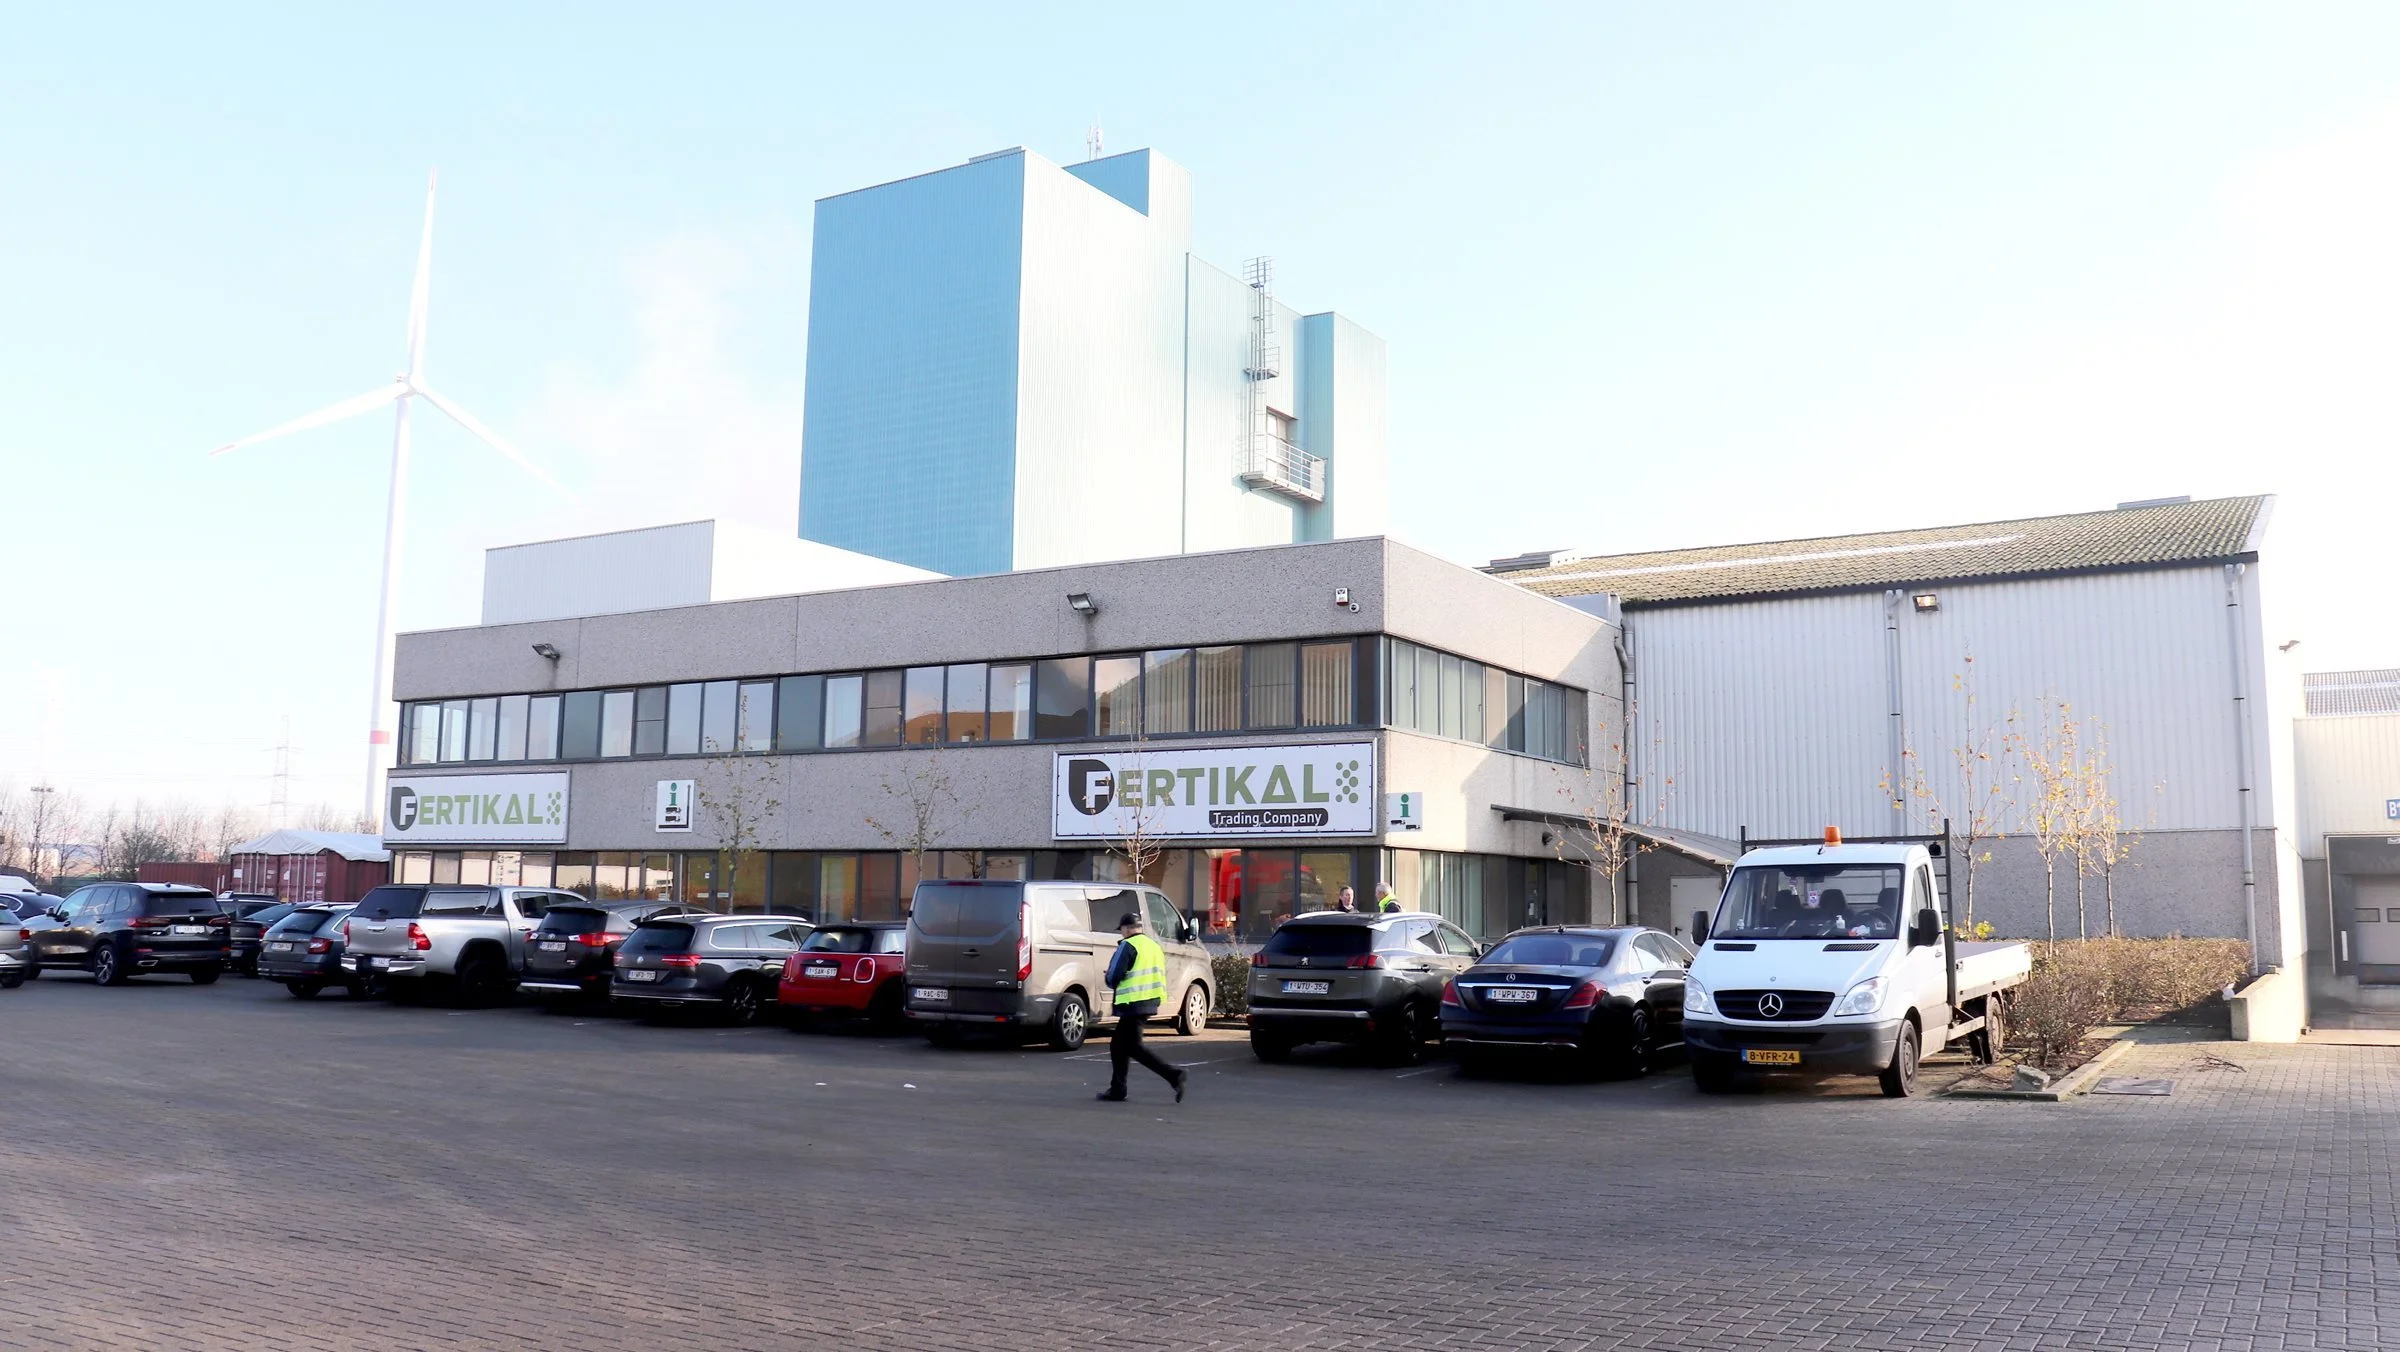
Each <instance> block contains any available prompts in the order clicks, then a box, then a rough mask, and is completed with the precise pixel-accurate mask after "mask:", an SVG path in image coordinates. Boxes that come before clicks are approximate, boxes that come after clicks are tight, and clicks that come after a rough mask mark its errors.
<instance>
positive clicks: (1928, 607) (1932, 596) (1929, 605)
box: [1908, 592, 1942, 615]
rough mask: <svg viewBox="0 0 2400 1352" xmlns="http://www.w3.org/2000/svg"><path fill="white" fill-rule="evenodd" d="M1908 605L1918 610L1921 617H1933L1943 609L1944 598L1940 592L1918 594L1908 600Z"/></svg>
mask: <svg viewBox="0 0 2400 1352" xmlns="http://www.w3.org/2000/svg"><path fill="white" fill-rule="evenodd" d="M1908 603H1909V604H1910V605H1912V606H1915V607H1916V608H1917V613H1918V614H1919V615H1931V614H1932V613H1933V612H1935V611H1937V610H1940V609H1941V608H1942V598H1941V594H1940V593H1939V592H1918V593H1917V594H1916V595H1914V596H1912V597H1910V598H1908Z"/></svg>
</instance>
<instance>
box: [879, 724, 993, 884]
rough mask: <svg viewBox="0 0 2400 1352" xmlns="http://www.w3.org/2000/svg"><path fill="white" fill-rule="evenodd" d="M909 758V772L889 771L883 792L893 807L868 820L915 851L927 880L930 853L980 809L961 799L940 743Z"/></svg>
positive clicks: (916, 865)
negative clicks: (895, 772) (895, 776)
mask: <svg viewBox="0 0 2400 1352" xmlns="http://www.w3.org/2000/svg"><path fill="white" fill-rule="evenodd" d="M909 761H910V763H909V768H908V771H907V773H905V774H903V775H900V776H899V777H898V778H894V777H893V776H892V775H889V774H886V775H885V776H884V777H883V792H884V794H885V796H886V797H888V798H890V799H891V800H892V803H891V807H892V810H891V811H890V812H889V813H886V814H884V815H882V816H876V817H869V818H867V825H868V826H870V827H872V828H873V829H874V831H875V833H876V834H877V835H880V836H882V837H883V838H884V839H885V840H886V841H888V842H890V843H891V846H892V848H893V849H896V850H899V851H900V852H902V853H903V854H906V855H907V856H908V857H909V864H910V866H911V867H912V868H913V869H914V870H915V874H916V878H917V880H918V881H919V882H922V881H924V880H925V879H926V878H927V877H928V876H929V875H928V874H927V873H926V872H925V856H926V855H928V854H933V853H936V852H938V851H939V850H940V849H941V848H942V844H943V842H944V841H947V840H949V839H950V838H951V833H952V831H953V830H955V829H958V828H963V827H964V826H965V825H966V824H967V820H968V819H969V818H971V817H973V816H974V815H975V805H974V804H972V803H966V802H962V801H960V799H959V796H958V788H957V785H956V784H955V783H954V782H953V781H952V779H951V777H950V765H949V763H948V762H947V761H945V760H944V759H943V758H942V748H941V745H940V744H939V743H935V744H934V745H932V746H930V747H928V748H927V749H926V751H925V752H924V753H923V754H922V755H919V756H912V757H910V758H909ZM982 871H983V868H982V859H981V857H980V856H978V857H977V859H976V861H975V873H976V876H978V877H980V876H982Z"/></svg>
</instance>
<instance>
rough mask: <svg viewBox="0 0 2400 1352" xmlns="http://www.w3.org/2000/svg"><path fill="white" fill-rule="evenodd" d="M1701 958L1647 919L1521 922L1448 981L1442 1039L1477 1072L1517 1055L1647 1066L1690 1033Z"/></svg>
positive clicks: (1592, 1067)
mask: <svg viewBox="0 0 2400 1352" xmlns="http://www.w3.org/2000/svg"><path fill="white" fill-rule="evenodd" d="M1691 961H1692V952H1691V950H1690V949H1688V948H1685V947H1684V946H1683V944H1682V942H1681V941H1679V940H1677V939H1676V938H1675V937H1674V936H1673V935H1671V934H1665V933H1661V932H1660V931H1658V930H1654V929H1645V928H1643V927H1641V926H1638V925H1633V926H1620V927H1610V928H1601V927H1587V926H1579V925H1558V926H1545V927H1543V928H1539V929H1522V930H1518V931H1517V932H1516V933H1514V934H1511V935H1509V936H1508V937H1507V938H1505V939H1503V940H1501V941H1500V942H1499V943H1498V944H1497V945H1495V946H1494V947H1493V948H1492V950H1491V951H1490V952H1489V953H1486V954H1484V955H1483V957H1482V959H1481V960H1480V961H1478V962H1477V963H1476V964H1475V965H1474V966H1473V967H1471V968H1469V969H1467V970H1466V971H1465V972H1463V973H1461V974H1460V975H1458V976H1457V977H1455V978H1453V979H1452V980H1451V981H1450V983H1449V984H1448V985H1446V986H1444V987H1443V988H1442V1014H1441V1020H1442V1040H1443V1042H1444V1043H1445V1044H1447V1045H1448V1046H1449V1047H1450V1048H1451V1050H1452V1051H1453V1052H1455V1053H1456V1054H1457V1056H1458V1060H1459V1065H1460V1066H1461V1067H1462V1068H1463V1069H1466V1070H1468V1071H1476V1070H1481V1069H1484V1068H1485V1067H1487V1066H1488V1065H1489V1064H1491V1063H1492V1062H1493V1061H1495V1060H1496V1059H1497V1058H1499V1057H1501V1056H1506V1055H1511V1054H1517V1055H1549V1056H1552V1057H1559V1056H1564V1057H1570V1058H1573V1060H1574V1061H1575V1062H1576V1063H1577V1064H1578V1065H1580V1066H1581V1067H1582V1068H1583V1069H1585V1070H1588V1071H1591V1072H1595V1073H1607V1074H1617V1075H1643V1074H1647V1073H1648V1072H1649V1071H1650V1069H1651V1068H1652V1066H1654V1065H1655V1064H1656V1063H1657V1061H1658V1058H1659V1053H1660V1052H1661V1050H1663V1049H1665V1048H1669V1047H1673V1046H1676V1045H1679V1044H1680V1043H1681V1042H1682V1041H1683V976H1684V969H1685V968H1686V967H1688V966H1690V965H1691Z"/></svg>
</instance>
